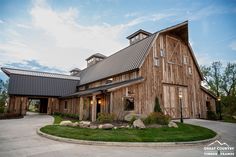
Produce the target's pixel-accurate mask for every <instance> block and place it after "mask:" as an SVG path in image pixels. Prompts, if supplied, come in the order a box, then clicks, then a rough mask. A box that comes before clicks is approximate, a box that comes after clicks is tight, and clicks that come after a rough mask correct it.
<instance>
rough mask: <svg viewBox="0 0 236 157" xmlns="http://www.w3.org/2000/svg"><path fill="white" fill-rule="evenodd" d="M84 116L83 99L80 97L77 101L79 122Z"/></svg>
mask: <svg viewBox="0 0 236 157" xmlns="http://www.w3.org/2000/svg"><path fill="white" fill-rule="evenodd" d="M83 115H84V98H83V97H80V99H79V120H83Z"/></svg>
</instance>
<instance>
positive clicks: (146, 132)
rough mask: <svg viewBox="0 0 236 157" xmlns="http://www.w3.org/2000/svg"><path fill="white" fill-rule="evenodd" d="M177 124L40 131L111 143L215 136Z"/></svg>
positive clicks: (48, 126)
mask: <svg viewBox="0 0 236 157" xmlns="http://www.w3.org/2000/svg"><path fill="white" fill-rule="evenodd" d="M177 124H178V128H169V127H161V128H146V129H135V128H119V129H111V130H104V129H90V128H80V127H70V126H60V125H47V126H45V127H43V128H41V129H40V131H42V132H44V133H47V134H50V135H54V136H59V137H64V138H71V139H79V140H89V141H112V142H183V141H198V140H204V139H209V138H213V137H215V136H216V133H215V132H214V131H212V130H210V129H207V128H204V127H200V126H195V125H190V124H181V123H177Z"/></svg>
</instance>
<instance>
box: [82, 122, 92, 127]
mask: <svg viewBox="0 0 236 157" xmlns="http://www.w3.org/2000/svg"><path fill="white" fill-rule="evenodd" d="M90 125H91V122H90V121H81V122H79V126H80V127H81V128H89V127H90Z"/></svg>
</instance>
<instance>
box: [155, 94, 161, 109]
mask: <svg viewBox="0 0 236 157" xmlns="http://www.w3.org/2000/svg"><path fill="white" fill-rule="evenodd" d="M154 112H162V111H161V107H160V103H159V99H158V97H156V98H155V106H154Z"/></svg>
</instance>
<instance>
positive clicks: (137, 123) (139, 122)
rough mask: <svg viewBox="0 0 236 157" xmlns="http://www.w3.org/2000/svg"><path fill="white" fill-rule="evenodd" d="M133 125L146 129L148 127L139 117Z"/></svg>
mask: <svg viewBox="0 0 236 157" xmlns="http://www.w3.org/2000/svg"><path fill="white" fill-rule="evenodd" d="M133 126H134V127H135V128H140V129H144V128H146V126H145V125H144V123H143V121H142V120H141V119H137V120H135V121H134V122H133Z"/></svg>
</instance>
